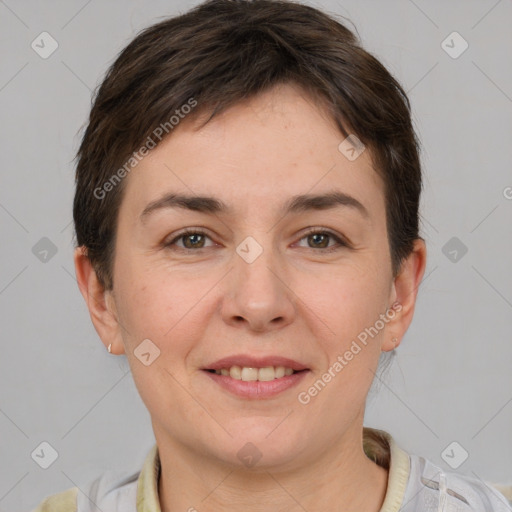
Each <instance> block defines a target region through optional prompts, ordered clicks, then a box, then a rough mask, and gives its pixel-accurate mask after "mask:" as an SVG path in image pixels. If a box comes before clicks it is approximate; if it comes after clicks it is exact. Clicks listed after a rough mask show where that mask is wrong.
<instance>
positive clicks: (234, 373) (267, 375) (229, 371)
mask: <svg viewBox="0 0 512 512" xmlns="http://www.w3.org/2000/svg"><path fill="white" fill-rule="evenodd" d="M206 371H207V372H209V373H214V374H216V375H221V376H224V377H230V378H231V379H234V380H242V381H244V382H253V381H259V382H268V381H272V380H276V379H281V378H283V377H288V376H290V375H293V374H295V373H302V372H305V371H307V370H293V369H292V368H288V367H285V366H265V367H263V368H254V367H247V366H243V367H242V366H237V365H234V366H231V367H229V368H221V369H217V370H206Z"/></svg>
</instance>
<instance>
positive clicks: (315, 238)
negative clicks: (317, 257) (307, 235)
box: [312, 234, 325, 245]
mask: <svg viewBox="0 0 512 512" xmlns="http://www.w3.org/2000/svg"><path fill="white" fill-rule="evenodd" d="M312 237H313V239H314V240H315V242H314V244H315V245H318V244H317V243H316V242H317V241H319V240H318V239H317V237H320V238H322V237H324V238H325V235H321V234H320V235H319V234H315V235H312ZM320 242H321V241H320Z"/></svg>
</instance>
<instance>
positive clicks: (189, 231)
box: [163, 228, 349, 253]
mask: <svg viewBox="0 0 512 512" xmlns="http://www.w3.org/2000/svg"><path fill="white" fill-rule="evenodd" d="M189 235H202V236H206V237H208V238H210V236H209V235H208V233H206V231H203V230H202V229H200V228H187V229H185V230H183V231H182V232H181V233H179V234H178V235H177V236H175V237H174V238H173V239H172V240H171V241H170V242H166V243H164V244H163V246H164V247H165V248H171V247H172V246H173V245H174V244H175V243H176V242H177V241H178V240H180V239H182V238H185V237H187V236H189ZM311 235H328V236H330V237H331V238H332V239H333V240H334V241H335V242H336V243H337V244H338V245H335V246H333V247H326V248H320V249H316V248H314V247H306V248H307V249H311V250H312V251H315V252H318V251H319V250H321V251H322V252H327V253H330V252H333V251H337V250H339V249H342V248H348V247H349V244H348V243H347V242H346V241H345V240H343V239H342V238H341V237H339V236H338V235H336V234H335V233H333V232H332V231H330V230H328V229H320V228H309V229H308V230H307V231H306V233H304V235H303V236H302V237H301V238H300V240H303V239H304V238H307V237H308V236H311ZM210 239H211V238H210ZM202 249H208V247H199V248H197V249H189V248H188V247H178V248H177V250H180V251H183V252H194V251H195V252H198V251H201V250H202Z"/></svg>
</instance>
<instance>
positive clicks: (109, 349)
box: [107, 343, 112, 354]
mask: <svg viewBox="0 0 512 512" xmlns="http://www.w3.org/2000/svg"><path fill="white" fill-rule="evenodd" d="M107 350H108V353H109V354H112V343H111V344H110V345H109V346H108V348H107Z"/></svg>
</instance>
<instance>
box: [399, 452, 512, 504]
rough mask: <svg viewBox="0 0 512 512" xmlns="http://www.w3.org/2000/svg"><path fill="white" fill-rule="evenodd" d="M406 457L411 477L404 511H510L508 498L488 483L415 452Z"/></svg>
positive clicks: (405, 497)
mask: <svg viewBox="0 0 512 512" xmlns="http://www.w3.org/2000/svg"><path fill="white" fill-rule="evenodd" d="M409 457H410V463H411V466H410V476H409V482H408V484H407V489H406V493H405V496H404V509H403V512H409V510H411V511H412V510H414V511H428V510H446V511H454V512H455V511H457V512H466V511H467V512H469V511H471V512H487V511H493V512H512V507H511V505H510V503H509V501H508V500H507V498H505V496H503V494H501V493H500V492H499V491H498V490H497V489H496V488H494V487H492V486H491V485H489V484H488V483H487V482H484V481H483V480H481V479H479V478H477V477H472V476H469V475H464V474H461V473H457V472H454V471H444V470H443V469H442V468H440V467H439V466H437V465H436V464H434V463H433V462H431V461H429V460H427V459H425V458H423V457H420V456H418V455H414V454H410V455H409Z"/></svg>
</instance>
